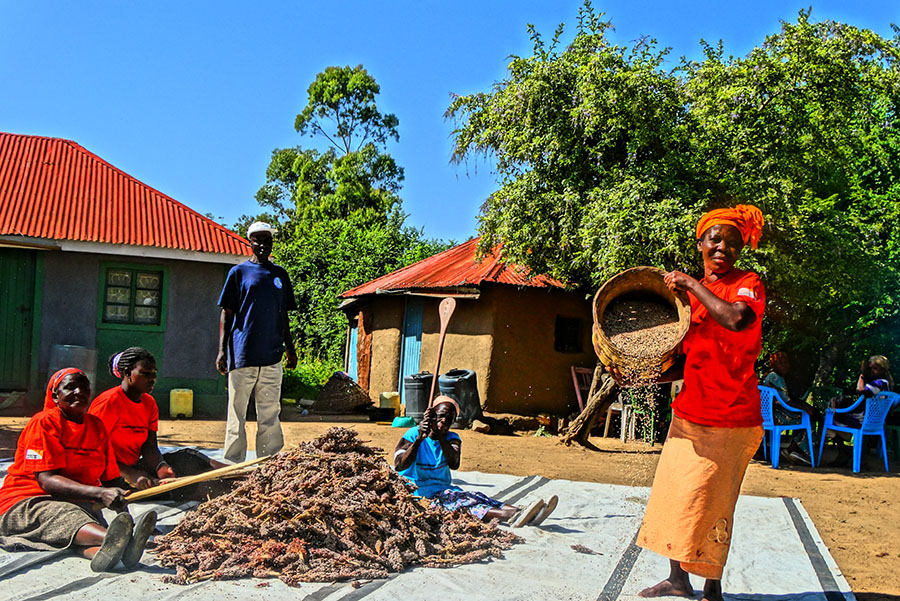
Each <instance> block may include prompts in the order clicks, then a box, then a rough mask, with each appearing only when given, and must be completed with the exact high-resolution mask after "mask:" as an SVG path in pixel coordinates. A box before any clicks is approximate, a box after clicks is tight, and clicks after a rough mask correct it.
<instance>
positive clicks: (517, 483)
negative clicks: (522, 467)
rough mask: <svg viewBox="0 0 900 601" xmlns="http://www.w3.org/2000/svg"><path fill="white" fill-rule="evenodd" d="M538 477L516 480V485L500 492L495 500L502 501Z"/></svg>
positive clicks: (495, 496)
mask: <svg viewBox="0 0 900 601" xmlns="http://www.w3.org/2000/svg"><path fill="white" fill-rule="evenodd" d="M537 477H538V476H525V477H524V478H520V479H519V480H516V482H515V483H514V484H512V485H511V486H507V487H506V488H504V489H503V490H501V491H500V492H498V493H497V494H496V495H494V498H495V499H502V498H503V497H505V496H506V495H508V494H510V493H511V492H512V491H514V490H516V489H517V488H519V487H520V486H524V485H525V484H526V483H527V482H530V481H531V480H533V479H534V478H537Z"/></svg>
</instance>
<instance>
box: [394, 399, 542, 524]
mask: <svg viewBox="0 0 900 601" xmlns="http://www.w3.org/2000/svg"><path fill="white" fill-rule="evenodd" d="M457 415H459V405H457V404H456V401H454V400H453V399H451V398H450V397H447V396H439V397H437V398H436V399H434V406H433V407H432V408H430V409H428V410H427V411H426V412H425V414H424V416H423V417H422V421H421V422H420V423H419V425H418V426H413V427H412V428H410V429H409V430H407V431H406V433H405V434H404V435H403V438H401V439H400V442H398V443H397V447H396V449H395V450H394V468H395V469H396V470H397V472H398V473H399V474H400V475H401V476H405V477H406V478H409V479H410V480H412V481H413V482H414V483H415V484H416V486H417V487H418V489H417V490H416V495H417V496H421V497H424V498H426V499H431V506H432V507H434V506H437V505H440V506H441V507H443V508H444V509H446V510H448V511H456V510H465V511H467V512H469V513H470V514H472V515H473V516H475V517H476V518H478V519H480V520H482V521H489V520H492V519H497V520H500V521H503V522H508V523H509V524H510V525H511V526H512V527H513V528H519V527H521V526H525V525H526V524H527V525H530V526H538V525H540V524H541V523H542V522H543V521H544V520H545V519H547V517H548V516H549V515H550V514H551V513H553V510H554V509H556V504H557V502H558V499H557V497H556V495H553V496H552V497H550V499H549V500H548V501H547V502H546V503H545V502H544V501H543V500H542V499H538V500H536V501H534V502H533V503H531V504H530V505H529V506H528V507H526V508H524V509H520V508H518V507H515V506H513V505H507V504H506V503H503V502H502V501H498V500H496V499H492V498H490V497H488V496H487V495H485V494H484V493H480V492H468V491H464V490H462V489H461V488H459V487H458V486H454V485H453V484H452V483H451V477H450V470H451V469H454V470H455V469H459V461H460V455H461V451H460V449H461V445H462V440H461V439H460V438H459V434H457V433H456V432H451V431H450V426H451V425H452V424H453V420H454V419H456V416H457Z"/></svg>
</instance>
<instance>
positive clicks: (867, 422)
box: [819, 392, 900, 474]
mask: <svg viewBox="0 0 900 601" xmlns="http://www.w3.org/2000/svg"><path fill="white" fill-rule="evenodd" d="M863 402H864V403H865V408H866V411H865V414H864V415H863V420H862V426H861V427H859V428H852V427H849V426H842V425H840V424H835V423H834V416H835V415H836V414H840V413H853V412H854V411H856V408H857V407H859V405H860V403H863ZM898 402H900V394H898V393H896V392H879V393H878V394H876V395H875V396H873V397H872V398H869V399H866V397H865V396H862V395H860V397H859V398H858V399H856V402H855V403H853V404H852V405H850V406H849V407H847V408H846V409H828V410H827V411H826V412H825V425H824V426H822V442H821V444H819V462H821V461H822V449H824V448H825V438H826V437H825V434H827V433H828V431H829V430H834V431H836V432H847V433H849V434H852V435H853V472H854V473H857V474H858V473H859V467H860V464H861V463H862V450H863V438H864V437H866V436H880V437H881V454H882V455H883V456H884V471H888V457H887V444H886V441H885V436H884V418H885V417H887V414H888V411H890V410H891V407H893V406H894V405H895V404H897V403H898Z"/></svg>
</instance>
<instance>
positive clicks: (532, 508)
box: [509, 499, 544, 528]
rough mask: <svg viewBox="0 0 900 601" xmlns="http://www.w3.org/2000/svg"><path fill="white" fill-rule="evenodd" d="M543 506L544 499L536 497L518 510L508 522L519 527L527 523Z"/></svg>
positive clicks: (514, 526)
mask: <svg viewBox="0 0 900 601" xmlns="http://www.w3.org/2000/svg"><path fill="white" fill-rule="evenodd" d="M543 507H544V500H543V499H538V500H537V501H534V502H533V503H532V504H531V505H529V506H528V507H526V508H525V509H522V510H521V511H519V513H517V514H516V516H515V517H514V518H513V519H512V521H511V522H510V523H509V525H510V526H512V527H513V528H521V527H522V526H524V525H525V524H527V523H529V522H530V521H531V520H533V519H534V516H536V515H537V514H538V512H539V511H540V510H541V509H542V508H543Z"/></svg>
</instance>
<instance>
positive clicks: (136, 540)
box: [122, 511, 156, 568]
mask: <svg viewBox="0 0 900 601" xmlns="http://www.w3.org/2000/svg"><path fill="white" fill-rule="evenodd" d="M155 528H156V512H155V511H148V512H146V513H144V514H141V517H139V518H138V520H137V522H136V523H135V524H134V531H133V532H132V533H131V541H130V542H129V543H128V546H127V547H125V552H124V553H123V554H122V565H123V566H125V567H126V568H133V567H134V566H136V565H137V564H138V562H140V561H141V555H143V554H144V547H146V546H147V539H148V538H150V535H151V534H153V530H154V529H155Z"/></svg>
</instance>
